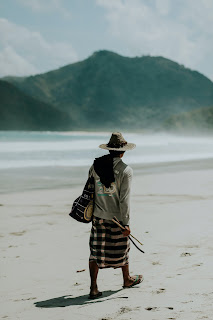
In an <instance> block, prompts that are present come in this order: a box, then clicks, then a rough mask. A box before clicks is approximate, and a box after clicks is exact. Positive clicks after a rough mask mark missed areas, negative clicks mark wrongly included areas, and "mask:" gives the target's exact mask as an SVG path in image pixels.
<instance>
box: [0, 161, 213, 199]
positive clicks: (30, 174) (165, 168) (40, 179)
mask: <svg viewBox="0 0 213 320" xmlns="http://www.w3.org/2000/svg"><path fill="white" fill-rule="evenodd" d="M124 162H125V159H124ZM130 166H131V167H132V168H133V172H134V176H137V175H139V176H141V175H152V174H160V173H168V172H181V171H193V170H207V169H213V159H198V160H184V161H172V162H159V163H149V164H147V163H146V164H132V165H130ZM89 167H90V166H82V167H71V166H70V167H32V168H31V167H28V168H12V169H2V170H0V175H1V181H0V194H7V193H16V192H24V191H27V190H44V189H47V190H54V189H66V188H70V189H72V188H75V187H76V186H79V187H80V186H82V187H83V186H84V184H85V182H86V179H87V174H88V170H89Z"/></svg>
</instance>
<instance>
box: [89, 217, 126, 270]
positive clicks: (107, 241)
mask: <svg viewBox="0 0 213 320" xmlns="http://www.w3.org/2000/svg"><path fill="white" fill-rule="evenodd" d="M129 250H130V241H129V238H128V237H124V236H123V234H122V231H121V228H120V227H118V226H117V225H116V224H115V223H114V222H112V221H111V220H105V219H100V218H98V217H93V221H92V229H91V234H90V258H89V260H90V261H96V263H97V265H98V267H99V268H101V269H102V268H110V267H112V268H119V267H122V266H125V265H126V264H128V259H129Z"/></svg>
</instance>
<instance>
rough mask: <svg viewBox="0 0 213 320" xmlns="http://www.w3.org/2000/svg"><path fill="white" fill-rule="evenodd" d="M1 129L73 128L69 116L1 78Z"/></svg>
mask: <svg viewBox="0 0 213 320" xmlns="http://www.w3.org/2000/svg"><path fill="white" fill-rule="evenodd" d="M0 97H1V98H0V130H62V129H72V121H71V119H69V116H68V115H67V114H65V113H63V112H61V111H59V110H57V109H56V108H55V107H53V106H50V105H48V104H47V103H44V102H41V101H38V100H36V99H34V98H32V97H29V96H27V95H26V94H25V93H23V92H22V91H20V90H19V89H17V88H16V87H15V86H14V85H12V84H10V83H8V82H6V81H2V80H0Z"/></svg>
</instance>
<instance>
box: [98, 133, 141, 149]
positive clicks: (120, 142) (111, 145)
mask: <svg viewBox="0 0 213 320" xmlns="http://www.w3.org/2000/svg"><path fill="white" fill-rule="evenodd" d="M135 147H136V145H135V144H134V143H128V142H127V141H126V140H125V139H124V137H123V136H122V134H121V133H120V132H113V133H112V135H111V138H110V140H109V142H108V143H107V144H100V146H99V148H101V149H106V150H114V151H128V150H132V149H134V148H135Z"/></svg>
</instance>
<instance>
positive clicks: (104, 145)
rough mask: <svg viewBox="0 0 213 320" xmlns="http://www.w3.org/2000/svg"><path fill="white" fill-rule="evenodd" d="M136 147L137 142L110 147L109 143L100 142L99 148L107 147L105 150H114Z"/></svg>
mask: <svg viewBox="0 0 213 320" xmlns="http://www.w3.org/2000/svg"><path fill="white" fill-rule="evenodd" d="M135 147H136V144H134V143H127V144H125V146H123V147H121V148H109V147H107V144H100V146H99V148H101V149H105V150H114V151H128V150H132V149H134V148H135Z"/></svg>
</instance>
